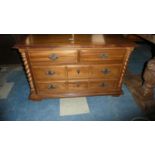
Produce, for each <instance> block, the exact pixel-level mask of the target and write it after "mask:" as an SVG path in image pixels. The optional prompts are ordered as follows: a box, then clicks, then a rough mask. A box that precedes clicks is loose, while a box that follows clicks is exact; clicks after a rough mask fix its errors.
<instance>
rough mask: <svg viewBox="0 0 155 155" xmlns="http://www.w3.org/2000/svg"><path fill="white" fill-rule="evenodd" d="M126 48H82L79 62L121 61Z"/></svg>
mask: <svg viewBox="0 0 155 155" xmlns="http://www.w3.org/2000/svg"><path fill="white" fill-rule="evenodd" d="M125 53H126V49H82V50H80V62H84V63H90V62H91V63H107V62H112V63H121V62H122V61H123V58H124V55H125Z"/></svg>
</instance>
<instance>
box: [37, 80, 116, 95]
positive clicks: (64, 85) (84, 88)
mask: <svg viewBox="0 0 155 155" xmlns="http://www.w3.org/2000/svg"><path fill="white" fill-rule="evenodd" d="M117 84H118V81H117V80H80V81H72V80H71V81H55V82H46V83H45V82H44V83H43V82H42V83H40V82H37V83H36V86H37V90H38V93H59V92H60V93H61V92H70V93H72V92H79V91H80V92H102V91H105V92H106V91H114V90H115V89H117Z"/></svg>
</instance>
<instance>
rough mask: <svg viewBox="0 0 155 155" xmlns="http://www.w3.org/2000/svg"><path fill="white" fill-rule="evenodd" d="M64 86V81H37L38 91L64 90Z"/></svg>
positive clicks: (54, 91) (53, 91)
mask: <svg viewBox="0 0 155 155" xmlns="http://www.w3.org/2000/svg"><path fill="white" fill-rule="evenodd" d="M66 88H67V85H66V82H49V83H37V90H38V92H39V93H57V92H65V91H66Z"/></svg>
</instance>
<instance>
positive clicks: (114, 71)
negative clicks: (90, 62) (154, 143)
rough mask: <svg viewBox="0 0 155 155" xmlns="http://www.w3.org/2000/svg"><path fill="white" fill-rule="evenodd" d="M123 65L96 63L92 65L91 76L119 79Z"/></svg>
mask: <svg viewBox="0 0 155 155" xmlns="http://www.w3.org/2000/svg"><path fill="white" fill-rule="evenodd" d="M121 68H122V65H94V66H92V67H91V72H92V75H91V78H105V79H118V78H119V77H120V75H121Z"/></svg>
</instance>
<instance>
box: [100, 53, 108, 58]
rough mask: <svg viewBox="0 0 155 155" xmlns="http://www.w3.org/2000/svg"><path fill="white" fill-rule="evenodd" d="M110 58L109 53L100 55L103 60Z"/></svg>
mask: <svg viewBox="0 0 155 155" xmlns="http://www.w3.org/2000/svg"><path fill="white" fill-rule="evenodd" d="M108 57H109V55H108V54H107V53H102V54H100V58H102V59H107V58H108Z"/></svg>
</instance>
